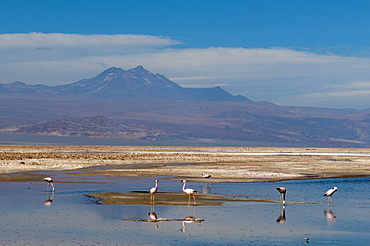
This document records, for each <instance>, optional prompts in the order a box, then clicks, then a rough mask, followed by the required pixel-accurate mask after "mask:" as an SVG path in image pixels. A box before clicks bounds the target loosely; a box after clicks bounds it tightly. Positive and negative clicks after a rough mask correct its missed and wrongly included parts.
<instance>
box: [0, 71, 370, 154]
mask: <svg viewBox="0 0 370 246" xmlns="http://www.w3.org/2000/svg"><path fill="white" fill-rule="evenodd" d="M0 132H2V133H11V134H20V135H19V136H22V134H28V135H29V134H34V135H53V136H68V137H90V138H92V140H93V139H96V138H116V139H137V140H143V139H145V140H152V141H153V145H155V144H156V142H155V141H160V140H163V141H168V143H169V144H171V143H172V142H174V141H177V142H181V141H183V143H184V144H186V141H190V140H191V141H193V142H194V141H199V142H202V141H203V142H207V143H208V144H210V145H212V144H213V143H216V142H218V143H220V142H221V143H222V142H223V141H238V142H239V143H240V144H241V145H243V142H244V143H246V144H247V143H249V144H250V143H252V142H253V143H254V144H255V145H259V144H262V143H263V144H264V145H270V146H274V145H277V144H281V143H283V144H285V145H286V146H289V145H291V146H296V145H299V146H321V147H323V146H324V147H370V109H368V110H355V109H346V110H342V109H327V108H308V107H287V106H279V105H276V104H273V103H270V102H254V101H251V100H249V99H248V98H246V97H244V96H240V95H236V96H235V95H232V94H230V93H228V92H227V91H225V90H224V89H222V88H221V87H214V88H184V87H182V86H180V85H178V84H176V83H174V82H173V81H171V80H169V79H167V78H166V77H165V76H163V75H160V74H153V73H151V72H149V71H148V70H146V69H144V68H143V67H142V66H137V67H136V68H132V69H129V70H127V71H126V70H123V69H121V68H115V67H112V68H109V69H107V70H105V71H103V72H102V73H100V74H98V75H97V76H96V77H94V78H91V79H82V80H80V81H77V82H74V83H71V84H66V85H59V86H46V85H41V84H38V85H28V84H26V83H23V82H19V81H17V82H13V83H10V84H0Z"/></svg>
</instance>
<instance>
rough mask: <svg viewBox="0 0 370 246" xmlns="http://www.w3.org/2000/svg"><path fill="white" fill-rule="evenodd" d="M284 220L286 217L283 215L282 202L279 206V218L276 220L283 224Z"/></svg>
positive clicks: (283, 207)
mask: <svg viewBox="0 0 370 246" xmlns="http://www.w3.org/2000/svg"><path fill="white" fill-rule="evenodd" d="M285 221H286V217H285V205H284V204H281V207H280V216H279V218H277V220H276V222H277V223H280V224H283V223H284V222H285Z"/></svg>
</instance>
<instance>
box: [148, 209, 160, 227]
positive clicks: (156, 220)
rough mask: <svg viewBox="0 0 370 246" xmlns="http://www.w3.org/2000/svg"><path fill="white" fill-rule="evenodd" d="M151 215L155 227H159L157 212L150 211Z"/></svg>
mask: <svg viewBox="0 0 370 246" xmlns="http://www.w3.org/2000/svg"><path fill="white" fill-rule="evenodd" d="M148 215H149V217H150V219H151V220H153V223H154V227H155V228H158V216H157V214H156V213H155V212H150V213H148Z"/></svg>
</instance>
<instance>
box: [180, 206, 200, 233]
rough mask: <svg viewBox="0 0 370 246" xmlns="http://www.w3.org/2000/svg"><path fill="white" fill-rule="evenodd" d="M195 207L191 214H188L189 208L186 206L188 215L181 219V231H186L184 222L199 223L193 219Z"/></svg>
mask: <svg viewBox="0 0 370 246" xmlns="http://www.w3.org/2000/svg"><path fill="white" fill-rule="evenodd" d="M195 209H196V207H194V210H193V214H192V215H190V209H189V208H188V216H186V217H185V218H184V219H183V220H182V221H181V225H182V228H181V231H182V232H185V231H186V224H191V223H193V222H195V221H196V222H197V223H200V222H198V221H197V220H196V219H195V217H194V216H195Z"/></svg>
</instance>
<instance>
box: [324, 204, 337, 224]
mask: <svg viewBox="0 0 370 246" xmlns="http://www.w3.org/2000/svg"><path fill="white" fill-rule="evenodd" d="M324 214H325V217H326V221H327V223H328V225H335V223H336V222H337V216H336V215H335V213H333V210H332V202H331V201H329V202H328V209H326V210H324Z"/></svg>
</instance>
